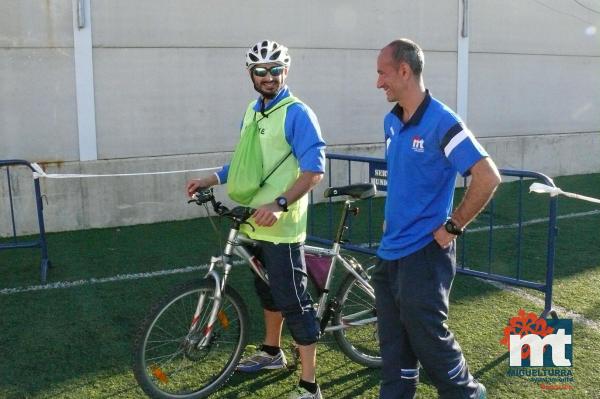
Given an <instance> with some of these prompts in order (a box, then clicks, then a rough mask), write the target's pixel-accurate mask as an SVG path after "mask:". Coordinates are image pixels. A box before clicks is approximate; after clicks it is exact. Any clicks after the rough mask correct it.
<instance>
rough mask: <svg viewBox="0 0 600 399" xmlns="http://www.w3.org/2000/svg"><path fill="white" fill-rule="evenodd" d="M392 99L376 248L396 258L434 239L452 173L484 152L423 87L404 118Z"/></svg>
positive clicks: (448, 206) (465, 169) (464, 171)
mask: <svg viewBox="0 0 600 399" xmlns="http://www.w3.org/2000/svg"><path fill="white" fill-rule="evenodd" d="M402 112H403V110H402V108H401V107H400V106H399V105H398V104H396V106H395V107H394V108H393V109H392V111H391V112H390V113H389V114H387V115H386V116H385V119H384V122H383V125H384V131H385V144H386V151H385V157H386V160H387V168H388V175H387V184H388V191H387V199H386V202H385V223H386V225H385V231H384V233H383V238H382V240H381V245H380V246H379V250H378V251H377V255H378V256H379V257H380V258H383V259H387V260H395V259H399V258H402V257H405V256H407V255H410V254H412V253H414V252H415V251H417V250H419V249H421V248H423V247H424V246H426V245H427V244H429V243H430V242H431V241H432V240H433V232H434V231H435V230H436V229H437V228H438V227H440V226H441V225H442V224H443V223H444V222H445V220H446V219H447V217H448V215H450V212H451V211H452V200H453V197H454V185H455V180H456V173H457V172H458V173H460V174H461V175H463V176H466V175H468V173H469V169H470V168H471V167H472V166H473V165H474V164H475V163H476V162H477V161H479V160H480V159H482V158H484V157H487V156H488V154H487V153H486V152H485V150H484V149H483V147H482V146H481V145H480V144H479V143H478V142H477V140H476V139H475V137H474V136H473V134H472V133H471V132H470V131H469V129H467V127H466V126H465V124H464V123H463V122H462V120H461V119H460V117H459V116H458V115H456V113H454V111H452V110H451V109H450V108H448V107H447V106H446V105H445V104H443V103H442V102H440V101H438V100H436V99H435V98H433V97H431V95H430V94H429V91H427V92H426V95H425V99H424V100H423V102H422V103H421V105H419V107H418V108H417V111H416V112H415V114H414V115H413V116H412V117H411V119H410V120H408V121H407V122H406V123H403V122H402Z"/></svg>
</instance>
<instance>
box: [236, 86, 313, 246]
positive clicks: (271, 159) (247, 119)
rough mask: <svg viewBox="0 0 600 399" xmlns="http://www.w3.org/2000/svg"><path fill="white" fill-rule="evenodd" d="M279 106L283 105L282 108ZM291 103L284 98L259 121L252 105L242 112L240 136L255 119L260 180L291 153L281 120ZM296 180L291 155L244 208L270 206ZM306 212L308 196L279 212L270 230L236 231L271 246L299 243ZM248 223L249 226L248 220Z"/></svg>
mask: <svg viewBox="0 0 600 399" xmlns="http://www.w3.org/2000/svg"><path fill="white" fill-rule="evenodd" d="M282 102H285V103H286V104H285V105H282V104H281V103H282ZM294 102H299V100H298V99H297V98H295V97H292V96H290V97H286V98H284V99H283V100H281V102H280V103H278V104H275V105H274V106H273V108H272V110H269V111H267V112H266V114H267V115H268V116H269V117H268V118H265V117H263V116H262V115H261V113H260V112H259V113H256V115H255V111H254V106H255V104H256V101H253V102H251V103H250V105H249V106H248V109H247V110H246V114H245V115H244V122H243V125H242V134H243V132H244V129H245V127H246V125H247V124H249V123H251V122H252V120H253V119H254V118H255V117H256V120H257V121H258V130H259V135H258V136H259V138H260V146H261V149H262V154H263V174H264V175H263V178H265V177H266V175H267V174H268V173H269V172H270V171H271V170H273V167H274V166H275V165H276V164H277V163H278V162H279V161H281V159H282V158H283V157H285V156H286V155H287V154H289V152H290V151H291V147H290V145H289V144H288V142H287V141H286V139H285V116H286V114H287V108H288V107H289V106H290V105H291V104H293V103H294ZM299 176H300V167H299V165H298V160H297V159H296V157H294V155H293V154H292V155H290V156H289V157H287V159H286V160H285V161H284V162H283V163H282V164H281V165H280V166H279V167H278V168H277V170H276V171H275V172H274V173H273V174H272V175H271V176H270V177H269V178H268V179H267V181H266V182H265V184H264V185H263V186H262V187H261V188H260V190H258V193H256V196H255V197H254V198H253V199H252V201H251V202H250V204H249V205H248V206H251V207H253V208H257V207H259V206H261V205H264V204H268V203H269V202H273V201H274V200H275V198H277V197H279V196H280V195H281V194H283V193H284V192H285V191H287V190H288V189H289V188H290V187H291V186H292V185H293V184H294V182H296V180H297V179H298V177H299ZM307 211H308V195H304V196H303V197H302V198H300V199H299V200H298V201H296V202H294V203H293V204H290V205H289V206H288V211H287V212H281V214H280V217H279V220H278V221H277V222H275V224H274V225H273V226H271V227H262V226H256V225H254V224H253V225H254V228H255V231H252V228H250V226H245V225H244V226H242V227H241V229H240V231H242V232H243V233H245V234H247V235H248V236H249V237H251V238H254V239H256V240H263V241H269V242H274V243H292V242H301V241H304V240H305V238H306V215H307ZM249 221H250V222H252V219H249Z"/></svg>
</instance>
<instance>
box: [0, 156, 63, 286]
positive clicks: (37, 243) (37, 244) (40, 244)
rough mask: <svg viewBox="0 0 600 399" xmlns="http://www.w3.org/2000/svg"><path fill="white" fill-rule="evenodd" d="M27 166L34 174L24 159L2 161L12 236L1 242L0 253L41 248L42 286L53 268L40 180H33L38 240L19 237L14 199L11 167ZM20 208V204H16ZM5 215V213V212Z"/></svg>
mask: <svg viewBox="0 0 600 399" xmlns="http://www.w3.org/2000/svg"><path fill="white" fill-rule="evenodd" d="M18 166H25V167H27V168H29V169H30V170H31V172H33V171H34V170H33V168H32V166H31V164H30V163H29V162H27V161H25V160H22V159H8V160H0V170H1V169H5V170H6V181H7V185H6V187H7V192H8V207H9V214H10V231H11V232H12V234H11V236H10V237H8V239H6V240H3V241H2V242H0V251H5V250H10V249H18V248H40V251H41V261H40V279H41V282H42V284H46V278H47V275H48V268H49V267H50V266H51V264H50V260H49V259H48V246H47V244H46V230H45V227H44V207H43V204H42V194H41V191H40V182H39V179H33V189H34V192H35V203H36V210H37V219H38V226H39V233H38V235H37V239H34V240H23V239H20V238H19V237H18V236H17V223H16V220H15V200H14V197H13V187H12V180H11V167H18ZM16 205H17V206H18V204H16ZM3 213H4V212H3Z"/></svg>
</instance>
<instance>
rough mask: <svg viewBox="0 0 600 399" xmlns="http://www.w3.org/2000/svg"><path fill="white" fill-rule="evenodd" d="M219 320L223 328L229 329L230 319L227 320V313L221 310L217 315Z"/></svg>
mask: <svg viewBox="0 0 600 399" xmlns="http://www.w3.org/2000/svg"><path fill="white" fill-rule="evenodd" d="M217 318H218V319H219V323H221V327H223V328H224V329H225V330H227V329H228V328H229V318H227V315H226V314H225V312H223V311H222V310H219V313H217Z"/></svg>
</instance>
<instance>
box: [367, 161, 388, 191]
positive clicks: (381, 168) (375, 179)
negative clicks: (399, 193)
mask: <svg viewBox="0 0 600 399" xmlns="http://www.w3.org/2000/svg"><path fill="white" fill-rule="evenodd" d="M369 182H370V183H375V185H376V186H377V191H387V163H385V162H376V161H371V162H369Z"/></svg>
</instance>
